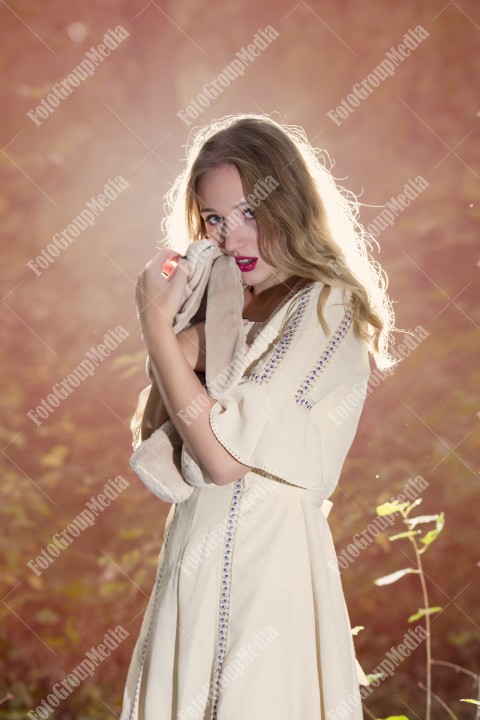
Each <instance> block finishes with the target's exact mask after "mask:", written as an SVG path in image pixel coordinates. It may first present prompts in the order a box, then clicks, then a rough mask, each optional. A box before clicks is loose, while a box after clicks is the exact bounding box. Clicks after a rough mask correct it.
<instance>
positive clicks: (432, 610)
mask: <svg viewBox="0 0 480 720" xmlns="http://www.w3.org/2000/svg"><path fill="white" fill-rule="evenodd" d="M440 610H443V607H440V606H436V607H431V608H419V610H418V612H416V613H415V615H410V617H409V618H408V621H407V622H415V620H420V618H422V617H425V615H433V614H434V613H437V612H440Z"/></svg>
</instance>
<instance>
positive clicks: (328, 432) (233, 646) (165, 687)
mask: <svg viewBox="0 0 480 720" xmlns="http://www.w3.org/2000/svg"><path fill="white" fill-rule="evenodd" d="M322 288H323V285H322V283H319V282H315V283H312V282H308V281H307V282H305V281H300V282H299V283H297V285H296V286H295V287H293V288H292V290H291V291H290V293H289V295H288V296H287V297H286V298H285V300H284V302H283V303H282V304H281V306H280V307H279V308H277V309H276V310H275V311H274V313H272V315H271V317H270V318H269V319H268V320H267V321H266V322H265V323H262V324H260V323H252V322H250V323H249V325H247V326H246V327H245V333H246V345H245V349H244V358H243V362H244V366H245V371H244V373H243V375H242V377H241V379H240V380H239V382H238V383H237V384H236V385H235V386H234V387H233V388H231V389H230V390H229V391H228V392H227V393H225V395H222V396H220V397H219V398H218V400H217V402H216V403H215V405H214V406H213V407H212V408H211V411H210V424H211V427H212V430H213V432H214V433H215V435H216V437H217V438H218V440H219V441H220V442H221V443H222V444H223V445H224V446H225V448H226V449H227V450H229V452H230V453H231V454H232V455H233V456H234V457H236V458H237V459H238V460H239V461H241V462H242V463H244V464H245V465H248V466H249V467H251V468H252V470H251V471H249V472H247V473H246V475H244V476H243V477H241V478H239V479H238V480H236V481H235V482H233V483H231V484H228V485H223V486H217V485H213V484H211V485H210V486H207V487H201V488H200V487H195V489H194V491H193V493H192V494H191V495H190V497H189V498H188V499H187V500H185V501H184V502H182V503H178V504H174V505H172V506H171V508H170V512H169V514H168V517H167V520H166V525H165V533H164V543H163V546H162V549H161V551H160V555H159V559H158V571H157V578H156V582H155V585H154V588H153V591H152V594H151V597H150V601H149V604H148V606H147V609H146V612H145V615H144V619H143V623H142V627H141V631H140V635H139V637H138V640H137V644H136V646H135V649H134V653H133V657H132V660H131V664H130V668H129V671H128V677H127V681H126V686H125V691H124V697H123V708H122V713H121V716H120V720H174V719H175V720H177V719H178V720H322V719H323V718H325V719H327V718H328V720H336V718H342V719H345V718H349V720H359V719H360V718H363V714H362V707H361V700H360V692H359V683H362V684H366V682H367V681H366V678H365V675H364V674H363V672H362V669H361V667H360V665H359V664H358V662H357V660H356V657H355V651H354V645H353V639H352V634H351V628H350V621H349V616H348V611H347V607H346V604H345V598H344V594H343V590H342V585H341V579H340V574H339V570H338V564H337V558H336V552H335V548H334V545H333V540H332V536H331V533H330V528H329V525H328V521H327V515H328V512H329V510H330V507H331V502H330V501H329V500H328V499H327V498H328V497H329V496H330V495H331V494H332V492H333V491H334V489H335V487H336V485H337V483H338V479H339V475H340V471H341V468H342V466H343V463H344V460H345V457H346V455H347V452H348V450H349V448H350V446H351V443H352V441H353V438H354V435H355V431H356V428H357V425H358V421H359V418H360V414H361V410H362V406H363V401H364V397H365V387H366V380H367V378H368V375H369V373H370V365H369V359H368V349H367V347H366V345H365V344H364V343H363V342H361V341H359V340H358V339H357V338H356V337H355V336H354V334H353V327H352V317H351V311H350V309H349V307H348V304H347V303H345V298H346V295H345V293H344V292H343V291H342V290H339V289H335V288H334V289H332V290H331V293H330V296H329V298H328V300H327V303H326V305H325V308H324V315H325V318H326V320H327V323H328V325H329V328H330V334H329V335H328V336H327V335H326V334H325V332H324V330H323V328H322V326H321V324H320V321H319V320H318V317H317V314H316V305H317V301H318V297H319V294H320V291H321V289H322ZM349 396H350V398H349ZM351 397H353V398H354V400H355V402H351V401H350V402H349V403H348V408H349V410H348V412H345V407H346V406H345V405H343V412H341V413H340V414H339V407H340V406H341V405H342V403H343V402H344V401H345V399H347V398H349V399H351ZM340 417H341V420H340V419H339V418H340ZM200 471H201V469H200ZM207 478H208V476H207Z"/></svg>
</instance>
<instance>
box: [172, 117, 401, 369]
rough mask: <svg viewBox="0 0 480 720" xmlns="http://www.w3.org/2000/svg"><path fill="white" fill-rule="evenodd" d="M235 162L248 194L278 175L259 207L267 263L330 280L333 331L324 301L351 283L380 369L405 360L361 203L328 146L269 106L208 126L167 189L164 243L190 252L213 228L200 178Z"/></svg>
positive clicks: (359, 320)
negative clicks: (338, 176) (395, 340)
mask: <svg viewBox="0 0 480 720" xmlns="http://www.w3.org/2000/svg"><path fill="white" fill-rule="evenodd" d="M226 163H232V164H233V165H235V166H236V167H237V169H238V171H239V174H240V177H241V179H242V183H243V189H244V193H245V197H248V196H249V195H251V194H254V191H255V190H254V189H255V185H256V184H257V187H258V183H259V181H262V180H264V179H265V178H268V177H272V178H274V180H275V181H276V182H277V183H278V185H277V187H276V188H275V189H274V190H273V192H271V193H270V194H268V195H267V197H265V198H264V199H262V201H261V202H260V203H259V204H257V205H256V207H255V210H254V215H255V220H256V226H257V231H258V244H259V250H260V252H261V255H262V257H263V259H264V260H265V262H267V263H268V264H269V265H271V266H273V267H275V268H277V269H279V270H282V271H284V272H285V273H287V274H288V275H295V276H298V277H303V278H306V279H308V280H312V281H320V282H321V283H323V285H324V287H323V288H322V291H321V293H320V296H319V301H318V307H317V314H318V317H319V320H320V322H321V324H322V327H323V329H324V330H325V332H326V333H327V334H329V332H330V329H329V328H328V325H327V323H326V321H325V318H324V315H323V308H324V306H325V303H326V301H327V299H328V296H329V294H330V291H331V288H332V287H338V288H343V289H344V290H345V291H347V292H350V297H351V299H350V303H351V307H352V313H353V330H354V333H355V335H356V336H357V337H358V338H361V339H362V340H364V341H365V342H366V343H367V345H368V348H369V351H370V352H371V353H372V355H373V356H374V359H375V363H376V365H377V367H378V368H379V369H380V370H386V369H389V368H391V367H393V366H394V365H396V364H397V362H398V361H397V360H396V359H395V358H394V357H392V356H391V355H390V351H389V349H390V344H391V332H392V331H393V330H395V329H396V328H394V324H393V323H394V321H395V317H394V312H393V309H392V304H391V301H390V300H389V297H388V295H387V292H386V290H387V286H388V278H387V276H386V274H385V272H384V271H383V270H382V268H381V266H380V265H379V263H378V262H376V261H374V260H372V258H371V255H370V253H369V250H371V248H372V245H371V243H370V240H369V239H368V237H371V236H368V237H367V233H366V231H365V230H364V228H363V226H362V225H361V223H360V222H359V220H358V214H359V206H360V204H359V202H358V201H357V199H356V197H355V195H354V194H353V193H352V192H350V191H348V190H345V189H344V188H343V187H341V186H339V185H337V183H336V181H335V179H334V177H333V175H332V174H331V172H330V170H329V169H328V168H327V163H329V164H330V166H331V167H332V163H331V160H330V158H329V156H328V154H327V153H326V152H325V151H321V150H316V149H314V148H313V147H312V146H311V145H310V143H309V142H308V139H307V137H306V135H305V132H304V130H303V129H302V128H301V127H297V126H292V125H285V124H280V123H278V122H276V121H275V120H273V119H272V118H271V117H270V116H268V115H257V114H237V115H230V116H226V117H224V118H222V119H220V120H217V121H214V122H212V123H210V124H209V125H207V126H205V127H202V128H200V129H199V130H198V131H197V132H196V133H195V136H194V138H193V141H192V143H191V146H190V148H188V146H187V165H186V168H185V170H184V171H183V172H182V173H181V174H180V175H179V176H178V177H177V179H176V181H175V183H174V184H173V186H172V188H171V189H170V190H169V191H168V193H167V194H166V195H165V201H166V203H165V209H166V216H165V217H164V219H163V221H162V229H163V231H164V233H165V243H164V244H165V245H167V246H170V247H172V248H174V249H175V250H177V251H179V252H182V253H185V249H186V247H187V246H188V244H189V243H191V242H195V241H197V240H200V239H201V238H202V237H204V236H205V235H206V227H205V223H204V220H203V218H202V216H201V215H200V212H199V203H198V198H197V194H196V189H197V182H198V179H199V178H200V177H201V176H202V175H203V174H204V173H206V172H208V171H209V170H211V169H213V168H217V167H219V166H221V165H224V164H226ZM371 239H372V240H373V241H374V242H376V240H375V239H374V238H371ZM377 245H378V243H377Z"/></svg>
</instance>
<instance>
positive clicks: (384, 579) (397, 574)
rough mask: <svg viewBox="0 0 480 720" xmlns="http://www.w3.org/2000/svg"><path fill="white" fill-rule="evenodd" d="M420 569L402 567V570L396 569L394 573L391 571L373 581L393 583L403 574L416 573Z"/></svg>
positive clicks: (379, 583) (382, 583)
mask: <svg viewBox="0 0 480 720" xmlns="http://www.w3.org/2000/svg"><path fill="white" fill-rule="evenodd" d="M419 572H420V571H419V570H417V569H416V568H404V569H403V570H397V571H396V572H394V573H391V574H390V575H384V576H383V577H381V578H378V579H377V580H374V581H373V582H374V583H375V585H390V583H394V582H396V581H397V580H399V579H400V578H401V577H403V576H404V575H409V574H410V573H416V574H417V575H418V573H419Z"/></svg>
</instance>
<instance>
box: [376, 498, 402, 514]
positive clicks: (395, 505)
mask: <svg viewBox="0 0 480 720" xmlns="http://www.w3.org/2000/svg"><path fill="white" fill-rule="evenodd" d="M408 505H410V503H408V502H404V503H399V502H398V500H393V501H392V502H386V503H383V505H378V506H377V508H376V513H377V515H380V516H382V515H393V514H394V513H396V512H400V510H403V508H406V507H408Z"/></svg>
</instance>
